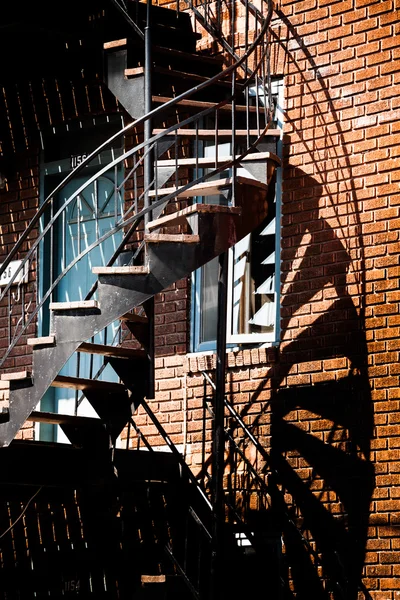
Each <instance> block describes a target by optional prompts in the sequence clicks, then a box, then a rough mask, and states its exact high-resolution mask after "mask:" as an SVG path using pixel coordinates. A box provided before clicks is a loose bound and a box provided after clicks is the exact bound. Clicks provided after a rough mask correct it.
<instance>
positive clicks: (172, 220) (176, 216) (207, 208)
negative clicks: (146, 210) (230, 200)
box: [147, 204, 242, 231]
mask: <svg viewBox="0 0 400 600" xmlns="http://www.w3.org/2000/svg"><path fill="white" fill-rule="evenodd" d="M241 212H242V210H241V208H240V207H237V206H220V205H218V204H192V205H191V206H187V207H186V208H183V209H182V210H178V211H176V212H174V213H171V214H170V215H165V216H164V217H160V218H159V219H155V220H154V221H151V222H150V223H149V224H148V226H147V228H148V230H149V231H151V230H152V229H157V228H158V227H163V226H166V225H175V224H179V223H180V222H182V221H184V220H185V219H186V217H187V216H189V215H192V214H199V213H203V214H221V213H223V214H234V215H240V214H241Z"/></svg>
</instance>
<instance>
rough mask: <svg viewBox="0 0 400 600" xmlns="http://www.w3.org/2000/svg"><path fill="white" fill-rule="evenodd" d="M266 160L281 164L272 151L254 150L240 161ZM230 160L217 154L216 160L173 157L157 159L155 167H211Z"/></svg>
mask: <svg viewBox="0 0 400 600" xmlns="http://www.w3.org/2000/svg"><path fill="white" fill-rule="evenodd" d="M239 156H240V155H239V154H238V155H236V159H237V158H239ZM267 160H272V161H274V162H275V163H276V164H278V165H280V164H281V160H280V158H279V157H278V156H277V155H276V154H274V153H273V152H256V153H253V154H247V155H246V156H245V157H244V158H242V160H241V161H240V162H241V163H242V162H265V161H267ZM230 161H232V156H218V159H217V160H216V159H215V157H214V158H212V157H209V158H198V159H196V158H180V159H178V160H177V161H175V160H174V159H169V160H157V163H156V165H157V167H175V165H178V166H179V167H196V166H197V165H198V166H199V167H213V166H214V165H215V163H216V162H217V164H223V163H227V162H230Z"/></svg>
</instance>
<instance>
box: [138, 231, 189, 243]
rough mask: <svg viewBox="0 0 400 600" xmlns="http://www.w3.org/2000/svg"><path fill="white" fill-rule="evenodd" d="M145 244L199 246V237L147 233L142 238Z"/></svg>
mask: <svg viewBox="0 0 400 600" xmlns="http://www.w3.org/2000/svg"><path fill="white" fill-rule="evenodd" d="M144 239H145V242H146V243H148V244H159V243H161V242H168V243H177V244H199V243H200V236H199V235H187V234H184V233H178V234H176V235H173V234H170V233H149V234H147V235H145V236H144Z"/></svg>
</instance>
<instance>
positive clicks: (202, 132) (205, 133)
mask: <svg viewBox="0 0 400 600" xmlns="http://www.w3.org/2000/svg"><path fill="white" fill-rule="evenodd" d="M167 131H168V130H167V129H153V135H158V134H159V133H161V134H164V135H165V136H175V135H180V136H182V137H198V138H204V139H207V138H211V139H215V137H216V136H218V139H220V138H229V139H231V138H232V130H231V129H218V131H216V130H215V129H197V130H196V129H175V130H174V131H170V132H168V133H167ZM260 133H261V131H259V130H258V129H249V130H248V129H236V131H235V136H236V137H247V135H249V136H250V137H258V136H259V135H260ZM280 135H281V131H280V129H268V130H267V131H266V133H265V135H264V137H280Z"/></svg>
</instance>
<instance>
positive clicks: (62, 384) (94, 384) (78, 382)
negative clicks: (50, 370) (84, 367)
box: [51, 375, 126, 393]
mask: <svg viewBox="0 0 400 600" xmlns="http://www.w3.org/2000/svg"><path fill="white" fill-rule="evenodd" d="M51 385H52V387H59V388H67V389H70V390H81V391H85V390H98V391H108V392H116V393H121V392H124V391H125V390H126V388H125V386H124V385H123V384H122V383H115V382H113V381H101V380H99V379H83V378H82V377H69V376H66V375H57V377H56V378H55V379H54V381H53V383H52V384H51Z"/></svg>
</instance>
